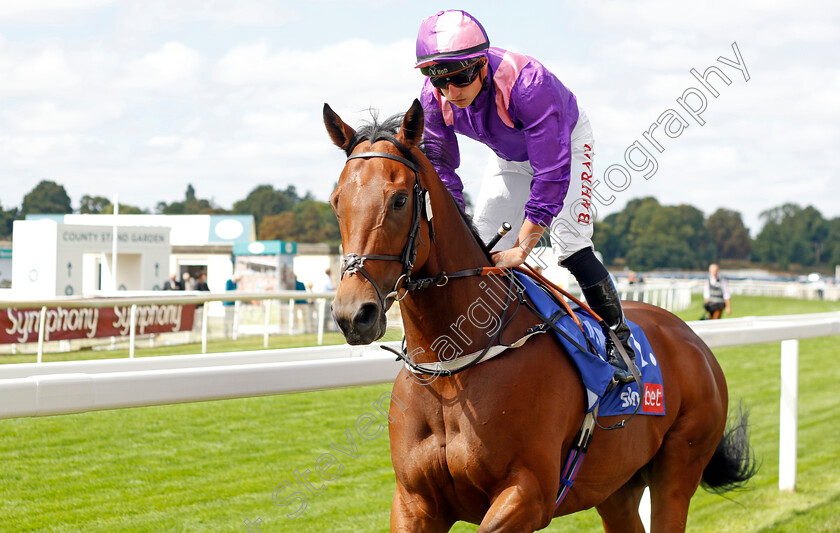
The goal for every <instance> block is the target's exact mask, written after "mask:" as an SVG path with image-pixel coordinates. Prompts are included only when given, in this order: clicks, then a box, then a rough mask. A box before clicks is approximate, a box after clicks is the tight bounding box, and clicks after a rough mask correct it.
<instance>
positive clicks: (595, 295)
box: [581, 277, 638, 383]
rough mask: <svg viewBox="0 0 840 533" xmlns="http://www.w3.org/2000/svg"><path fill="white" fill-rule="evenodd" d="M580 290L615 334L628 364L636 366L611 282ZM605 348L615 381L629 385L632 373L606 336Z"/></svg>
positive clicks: (625, 324)
mask: <svg viewBox="0 0 840 533" xmlns="http://www.w3.org/2000/svg"><path fill="white" fill-rule="evenodd" d="M581 290H582V291H583V295H584V297H586V301H587V303H589V306H590V307H592V310H593V311H595V312H596V313H597V314H598V315H599V316H600V317H601V318H603V319H604V322H606V323H607V326H609V328H610V329H611V330H613V332H615V336H616V337H618V340H619V342H621V345H622V346H623V347H624V351H625V352H627V356H628V357H629V358H630V363H631V364H632V365H633V366H636V352H635V350H633V347H632V346H630V327H629V326H628V325H627V322H626V321H625V320H624V311H622V309H621V300H620V299H619V298H618V294H617V293H616V290H615V285H613V282H612V280H611V279H610V278H609V277H606V278H604V279H602V280H601V281H600V282H598V283H597V284H595V285H593V286H591V287H586V288H583V287H581ZM604 334H605V335H606V334H607V332H606V331H605V332H604ZM606 348H607V362H608V363H609V364H611V365H612V366H614V367H615V369H616V370H615V379H616V381H618V382H619V383H631V382H632V381H634V379H635V378H633V372H632V371H631V370H630V369H629V368H627V365H626V364H625V363H624V359H622V357H621V356H620V355H619V354H618V350H616V347H615V345H614V344H613V343H612V341H611V340H610V338H609V335H607V342H606ZM636 370H638V368H637V369H636Z"/></svg>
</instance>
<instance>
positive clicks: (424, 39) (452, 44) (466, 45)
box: [414, 9, 490, 68]
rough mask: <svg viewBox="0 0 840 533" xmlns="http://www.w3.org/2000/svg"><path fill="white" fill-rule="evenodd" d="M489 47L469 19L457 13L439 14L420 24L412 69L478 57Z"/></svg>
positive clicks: (483, 34)
mask: <svg viewBox="0 0 840 533" xmlns="http://www.w3.org/2000/svg"><path fill="white" fill-rule="evenodd" d="M489 47H490V40H489V39H488V38H487V32H486V31H484V27H482V25H481V23H480V22H478V21H477V20H475V19H474V18H473V16H472V15H470V14H469V13H467V12H466V11H461V10H458V9H452V10H449V11H440V12H438V13H436V14H434V15H432V16H431V17H429V18H427V19H426V20H424V21H423V22H422V23H421V24H420V31H419V32H418V33H417V63H416V64H415V65H414V68H422V67H428V66H429V65H433V64H435V63H444V62H445V63H449V62H455V61H463V60H466V59H472V58H476V57H480V56H483V55H485V51H486V50H487V49H488V48H489Z"/></svg>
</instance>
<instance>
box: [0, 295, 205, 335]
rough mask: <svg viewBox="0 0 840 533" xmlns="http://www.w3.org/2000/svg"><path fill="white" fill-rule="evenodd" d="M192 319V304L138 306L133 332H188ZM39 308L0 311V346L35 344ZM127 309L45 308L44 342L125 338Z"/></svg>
mask: <svg viewBox="0 0 840 533" xmlns="http://www.w3.org/2000/svg"><path fill="white" fill-rule="evenodd" d="M194 318H195V306H194V305H174V304H165V305H155V304H152V305H138V306H137V318H136V320H137V326H136V329H135V333H136V334H137V335H143V334H146V333H171V332H174V331H189V330H191V329H192V327H193V320H194ZM40 322H41V310H40V309H3V310H0V344H18V343H24V342H37V341H38V330H39V328H40ZM130 324H131V307H129V306H115V307H96V308H92V307H89V308H76V307H72V308H65V307H55V308H48V309H47V315H46V320H45V321H44V340H45V341H57V340H68V339H92V338H95V337H125V336H127V335H128V334H129V327H130Z"/></svg>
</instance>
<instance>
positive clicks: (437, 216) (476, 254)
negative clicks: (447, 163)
mask: <svg viewBox="0 0 840 533" xmlns="http://www.w3.org/2000/svg"><path fill="white" fill-rule="evenodd" d="M429 189H430V196H431V201H432V212H433V219H432V220H433V224H434V229H435V241H434V242H433V243H429V244H430V246H431V251H430V253H429V257H428V259H427V260H426V261H425V263H424V264H423V266H422V268H420V269H419V270H418V272H417V273H415V274H414V275H413V277H415V278H422V277H433V276H436V275H437V274H439V273H441V272H446V273H450V274H451V273H453V272H458V271H461V270H466V269H471V268H477V267H484V266H490V262H489V261H488V260H487V257H486V255H485V254H484V251H483V250H482V249H481V247H480V245H479V244H478V243H477V242H476V240H475V237H474V236H473V233H472V231H471V230H470V229H469V228H468V227H467V224H466V223H465V222H464V220H463V218H462V217H461V214H460V213H459V212H458V207H457V206H456V205H455V202H454V201H453V200H452V198H451V196H450V194H449V192H448V191H447V190H446V189H445V188H444V186H443V184H442V183H440V181H437V183H433V184H431V185H430V186H429ZM482 286H483V287H485V288H482ZM486 287H487V284H486V282H484V281H483V280H482V279H480V278H479V277H475V276H473V277H467V278H459V279H453V280H450V281H449V282H448V283H447V285H446V286H445V287H440V288H437V287H435V288H428V289H420V290H417V291H412V292H411V293H409V295H408V296H407V297H406V298H405V299H404V300H403V301H402V303H401V305H400V310H401V312H402V317H403V324H404V326H405V334H406V340H407V342H408V344H409V346H410V347H416V346H422V347H424V348H425V349H427V350H428V348H429V347H430V346H431V345H432V344H433V343H434V342H435V341H436V340H439V339H442V338H443V336H448V337H450V338H453V339H455V338H458V337H459V336H460V338H461V339H463V338H464V337H465V336H471V337H476V338H477V341H476V343H472V344H480V343H486V342H487V340H486V339H487V337H486V336H484V337H483V339H484V340H481V339H480V337H481V335H480V334H478V333H476V331H474V330H475V328H473V327H471V325H470V324H469V323H468V319H467V317H466V314H467V313H468V309H469V307H470V306H471V305H476V302H478V303H479V304H481V303H482V302H487V300H488V296H487V290H486ZM489 307H491V308H492V309H493V312H494V313H495V312H497V310H498V307H497V306H496V305H492V304H490V305H489ZM465 322H466V323H465ZM471 329H472V330H473V331H470V330H471ZM465 332H466V333H465ZM444 340H445V339H444ZM461 344H465V342H462V343H461ZM467 344H470V343H467ZM481 345H482V346H483V344H481ZM430 353H431V352H430ZM432 359H433V357H432ZM418 362H422V361H418Z"/></svg>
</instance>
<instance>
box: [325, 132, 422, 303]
mask: <svg viewBox="0 0 840 533" xmlns="http://www.w3.org/2000/svg"><path fill="white" fill-rule="evenodd" d="M391 142H392V143H393V144H394V146H396V147H397V148H398V149H400V151H401V152H403V153H405V150H404V149H403V148H402V147H401V146H400V145H399V144H398V143H396V142H394V141H391ZM374 157H380V158H384V159H391V160H393V161H397V162H399V163H402V164H403V165H405V166H407V167H408V168H409V169H410V170H411V171H412V172H414V191H413V198H414V202H413V206H412V208H413V213H412V215H411V228H410V229H409V231H408V239H407V240H406V243H405V247H403V251H402V253H401V254H400V255H381V254H356V253H349V254H345V255H344V256H343V257H342V259H341V277H340V278H339V281H340V280H341V279H343V278H344V276H345V275H350V274H353V273H355V272H358V273H359V274H361V275H362V276H364V277H365V278H367V280H368V281H370V283H371V285H373V288H374V289H375V290H376V294H377V296H378V297H379V303H380V305H381V309H382V310H383V311H384V310H385V308H386V302H387V301H388V300H389V299H394V300H395V301H400V300H402V299H403V298H405V295H406V294H407V291H405V292H403V294H402V296H400V295H399V290H400V287H401V284H403V285H404V284H405V283H406V282H408V281H410V279H411V270H412V269H413V268H414V260H415V259H416V258H417V245H418V240H419V235H420V221H421V219H422V218H423V217H425V218H426V220H427V221H428V222H429V237H430V238H431V239H432V240H433V241H434V238H435V231H434V227H433V226H432V210H431V204H430V201H429V195H428V191H427V190H426V189H425V188H424V187H423V185H422V184H421V183H420V171H419V169H418V168H417V165H416V164H415V163H413V162H411V161H409V160H408V159H406V158H404V157H401V156H398V155H395V154H390V153H388V152H361V153H358V154H353V155H351V156H349V157H348V158H347V161H350V160H351V159H371V158H374ZM368 260H373V261H399V262H400V263H402V265H403V271H402V275H401V276H400V277H399V278H397V281H396V283H394V288H393V289H391V291H390V292H388V293H387V294H384V295H383V294H382V290H381V289H380V288H379V284H378V283H376V281H374V279H373V277H372V276H371V275H370V274H369V273H368V272H367V270H365V268H364V263H365V261H368Z"/></svg>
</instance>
